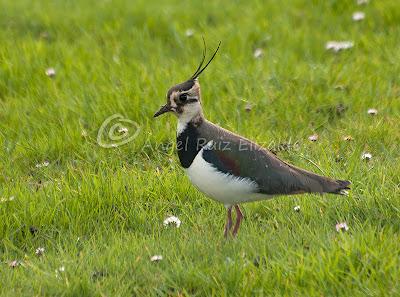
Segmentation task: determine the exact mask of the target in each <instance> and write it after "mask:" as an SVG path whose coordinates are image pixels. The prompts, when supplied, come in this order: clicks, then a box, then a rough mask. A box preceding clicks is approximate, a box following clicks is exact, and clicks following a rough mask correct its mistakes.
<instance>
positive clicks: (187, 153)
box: [176, 122, 203, 168]
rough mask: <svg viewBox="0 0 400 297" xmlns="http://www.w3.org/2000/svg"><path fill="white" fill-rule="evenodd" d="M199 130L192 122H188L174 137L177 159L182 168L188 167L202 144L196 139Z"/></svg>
mask: <svg viewBox="0 0 400 297" xmlns="http://www.w3.org/2000/svg"><path fill="white" fill-rule="evenodd" d="M198 137H199V132H198V131H197V128H196V127H195V126H194V125H193V123H191V122H189V123H188V124H187V126H186V129H185V130H183V131H182V132H181V134H179V136H178V137H177V138H176V147H177V150H178V157H179V161H180V162H181V165H182V167H183V168H189V167H190V165H192V162H193V160H194V158H195V157H196V155H197V153H198V152H199V151H200V150H201V149H202V147H203V145H202V144H201V143H199V141H198Z"/></svg>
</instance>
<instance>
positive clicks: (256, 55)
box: [253, 48, 264, 59]
mask: <svg viewBox="0 0 400 297" xmlns="http://www.w3.org/2000/svg"><path fill="white" fill-rule="evenodd" d="M263 54H264V51H263V50H262V49H261V48H256V49H255V51H254V54H253V55H254V58H256V59H258V58H261V56H262V55H263Z"/></svg>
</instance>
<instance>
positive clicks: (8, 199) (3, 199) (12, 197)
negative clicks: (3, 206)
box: [0, 196, 15, 203]
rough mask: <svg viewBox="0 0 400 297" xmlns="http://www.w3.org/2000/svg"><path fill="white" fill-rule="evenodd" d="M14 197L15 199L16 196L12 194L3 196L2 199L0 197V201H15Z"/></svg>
mask: <svg viewBox="0 0 400 297" xmlns="http://www.w3.org/2000/svg"><path fill="white" fill-rule="evenodd" d="M14 199H15V197H14V196H10V197H9V198H1V199H0V202H1V203H3V202H9V201H13V200H14Z"/></svg>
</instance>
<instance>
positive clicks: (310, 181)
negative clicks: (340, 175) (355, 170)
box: [296, 168, 351, 195]
mask: <svg viewBox="0 0 400 297" xmlns="http://www.w3.org/2000/svg"><path fill="white" fill-rule="evenodd" d="M296 169H297V172H298V173H299V180H300V181H301V183H302V185H303V187H304V189H305V191H306V192H309V193H331V194H337V195H347V194H348V192H347V190H350V184H351V182H349V181H347V180H340V179H336V180H335V179H332V178H329V177H325V176H321V175H318V174H315V173H313V172H310V171H307V170H304V169H300V168H296Z"/></svg>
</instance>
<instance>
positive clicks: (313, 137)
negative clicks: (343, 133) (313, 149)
mask: <svg viewBox="0 0 400 297" xmlns="http://www.w3.org/2000/svg"><path fill="white" fill-rule="evenodd" d="M308 140H310V141H313V142H315V141H317V140H318V134H313V135H310V136H309V137H308Z"/></svg>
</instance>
